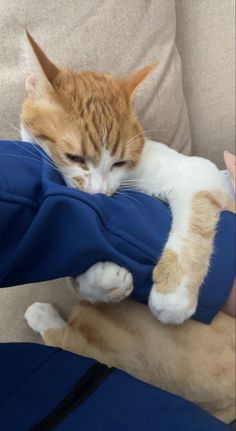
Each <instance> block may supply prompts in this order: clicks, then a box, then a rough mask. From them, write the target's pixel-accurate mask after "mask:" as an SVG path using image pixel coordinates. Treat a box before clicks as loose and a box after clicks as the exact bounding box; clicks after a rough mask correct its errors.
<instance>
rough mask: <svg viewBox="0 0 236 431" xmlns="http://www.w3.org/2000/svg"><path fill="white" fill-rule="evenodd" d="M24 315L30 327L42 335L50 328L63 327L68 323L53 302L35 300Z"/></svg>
mask: <svg viewBox="0 0 236 431" xmlns="http://www.w3.org/2000/svg"><path fill="white" fill-rule="evenodd" d="M24 317H25V319H26V321H27V323H28V325H29V327H30V328H32V329H33V331H35V332H38V333H39V334H40V335H41V336H42V335H43V334H44V332H45V331H47V330H48V329H52V328H56V329H61V328H63V327H64V326H65V325H66V322H65V321H64V320H63V319H62V318H61V316H60V315H59V313H58V311H57V310H56V309H55V308H54V307H53V306H52V305H51V304H48V303H44V302H35V303H34V304H32V305H30V307H28V308H27V310H26V312H25V316H24Z"/></svg>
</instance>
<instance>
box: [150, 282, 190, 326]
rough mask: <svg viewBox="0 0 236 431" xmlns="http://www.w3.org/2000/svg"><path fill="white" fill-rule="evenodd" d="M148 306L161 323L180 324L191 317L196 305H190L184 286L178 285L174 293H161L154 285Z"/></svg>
mask: <svg viewBox="0 0 236 431" xmlns="http://www.w3.org/2000/svg"><path fill="white" fill-rule="evenodd" d="M148 305H149V308H150V310H151V312H152V314H154V316H155V317H157V319H158V320H160V321H161V322H162V323H172V324H180V323H183V322H184V321H185V320H187V319H189V317H191V316H192V315H193V314H194V312H195V310H196V306H195V307H193V306H192V304H191V305H190V301H189V297H188V292H187V289H186V287H184V286H181V287H179V288H178V289H177V290H176V291H175V292H174V293H169V294H163V293H159V292H158V291H157V288H156V286H155V285H154V286H153V287H152V289H151V293H150V296H149V299H148Z"/></svg>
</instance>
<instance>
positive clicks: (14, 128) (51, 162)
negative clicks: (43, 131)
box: [2, 117, 56, 168]
mask: <svg viewBox="0 0 236 431" xmlns="http://www.w3.org/2000/svg"><path fill="white" fill-rule="evenodd" d="M2 119H3V120H4V121H5V123H7V124H8V125H9V126H10V127H11V128H12V129H13V130H16V131H17V132H18V133H19V134H21V129H20V128H19V127H16V126H15V125H14V124H13V123H11V122H9V121H8V120H7V119H6V118H5V117H2ZM27 133H28V134H29V135H30V136H31V138H32V139H33V140H34V141H35V142H36V143H37V144H38V145H39V147H40V148H42V150H43V151H44V156H45V158H46V159H47V160H48V161H49V163H50V164H52V165H54V167H55V168H56V166H55V163H54V162H53V160H52V159H50V158H49V157H48V155H47V154H46V153H45V150H44V148H43V146H42V145H41V143H40V142H39V141H38V140H37V139H36V137H35V136H33V134H32V133H31V132H30V130H28V129H27ZM14 142H15V143H18V144H19V142H18V141H14ZM29 144H31V145H34V144H32V142H29ZM35 149H36V151H37V152H38V153H39V154H40V156H41V154H42V153H41V152H40V151H39V149H38V148H37V146H35ZM28 151H29V150H28ZM35 156H36V155H35ZM40 159H41V157H40Z"/></svg>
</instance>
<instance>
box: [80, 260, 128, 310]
mask: <svg viewBox="0 0 236 431" xmlns="http://www.w3.org/2000/svg"><path fill="white" fill-rule="evenodd" d="M72 284H73V287H74V289H75V290H76V291H77V292H78V293H79V295H80V297H82V298H84V299H87V300H88V301H89V302H92V303H96V302H120V301H122V300H123V299H124V298H126V297H127V296H129V295H130V293H131V292H132V290H133V279H132V275H131V274H130V272H129V271H127V269H125V268H122V267H121V266H118V265H116V264H115V263H112V262H98V263H95V264H94V265H93V266H91V267H90V268H89V269H88V271H86V272H85V273H84V274H82V275H80V276H79V277H77V278H76V279H72Z"/></svg>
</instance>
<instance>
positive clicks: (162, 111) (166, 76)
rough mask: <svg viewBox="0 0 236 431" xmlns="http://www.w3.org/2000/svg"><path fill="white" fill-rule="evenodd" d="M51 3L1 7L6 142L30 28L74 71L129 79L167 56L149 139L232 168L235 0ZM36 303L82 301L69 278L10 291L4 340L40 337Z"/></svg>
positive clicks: (144, 106) (145, 91)
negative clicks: (31, 323)
mask: <svg viewBox="0 0 236 431" xmlns="http://www.w3.org/2000/svg"><path fill="white" fill-rule="evenodd" d="M43 3H44V7H43V8H42V2H38V1H35V0H33V1H32V0H23V1H22V0H14V2H9V1H7V0H0V17H1V18H0V33H1V44H0V52H1V55H0V57H1V65H0V82H1V87H0V95H1V107H0V111H1V112H0V126H1V138H2V139H6V138H11V139H16V138H17V137H18V131H17V129H15V127H16V128H17V127H18V123H19V111H20V104H21V101H22V99H23V92H24V73H23V68H22V67H20V66H19V52H20V50H19V41H20V39H21V38H22V27H23V26H24V25H25V26H27V28H28V29H29V30H30V31H31V32H32V34H33V35H34V37H35V38H36V39H37V40H38V41H39V43H41V45H42V46H43V47H44V48H45V50H46V51H47V53H48V54H49V56H50V57H51V58H52V59H53V60H54V61H56V62H58V63H61V64H64V65H70V66H71V67H73V68H77V69H81V68H92V69H100V70H106V71H110V72H112V73H114V74H117V75H122V74H125V73H129V72H130V71H131V70H134V69H136V68H138V67H139V66H142V65H144V64H147V63H149V62H153V61H156V60H157V59H158V60H159V69H158V73H157V75H156V76H154V77H153V78H152V79H150V80H149V81H148V82H147V83H146V84H145V86H144V87H143V88H142V90H141V91H140V92H139V94H138V95H137V99H136V106H137V111H138V115H139V116H140V118H141V120H142V121H143V124H144V126H145V128H146V129H147V130H149V135H150V136H152V137H154V138H155V139H159V140H162V141H164V142H166V143H168V144H169V145H172V146H174V147H175V148H177V149H179V150H181V151H185V152H186V153H189V152H191V151H192V153H193V154H198V155H202V156H206V157H208V158H210V159H212V160H214V161H215V162H216V163H217V164H218V165H219V166H220V167H223V163H222V151H223V149H228V150H231V151H234V138H235V112H234V108H235V106H234V104H235V97H234V55H235V51H234V5H235V2H234V0H224V1H222V0H176V2H174V0H145V1H142V2H141V1H140V2H139V1H136V0H129V1H127V0H120V1H119V2H116V0H106V1H104V2H100V1H99V0H91V1H90V2H87V1H85V0H82V1H81V2H77V1H76V0H68V1H67V2H64V1H62V0H60V1H51V2H47V3H48V4H47V5H46V2H43ZM175 3H176V5H175ZM175 6H176V21H175ZM175 30H176V42H177V47H178V51H179V53H180V56H181V59H182V69H183V88H184V95H185V99H186V102H187V107H188V112H189V118H190V125H191V134H192V143H191V139H190V131H189V122H188V114H187V110H186V105H185V99H184V96H183V91H182V77H181V62H180V58H179V54H178V51H177V49H176V45H175V43H174V42H175ZM13 101H14V102H13ZM36 300H39V301H49V302H53V303H54V304H55V305H57V306H58V308H59V310H61V311H62V313H64V315H67V313H68V311H69V310H70V308H71V306H72V304H73V303H74V302H75V301H76V297H75V294H74V293H73V292H72V290H71V289H70V287H69V285H68V284H67V281H66V280H55V281H50V282H46V283H37V284H35V285H27V286H18V287H14V288H11V289H2V290H1V292H0V341H23V340H27V341H35V340H36V341H37V340H39V339H38V337H37V336H36V335H34V334H32V332H31V331H30V330H29V329H28V328H27V326H26V324H25V322H24V319H23V314H24V311H25V309H26V308H27V306H28V305H29V304H30V303H32V302H34V301H36Z"/></svg>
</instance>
